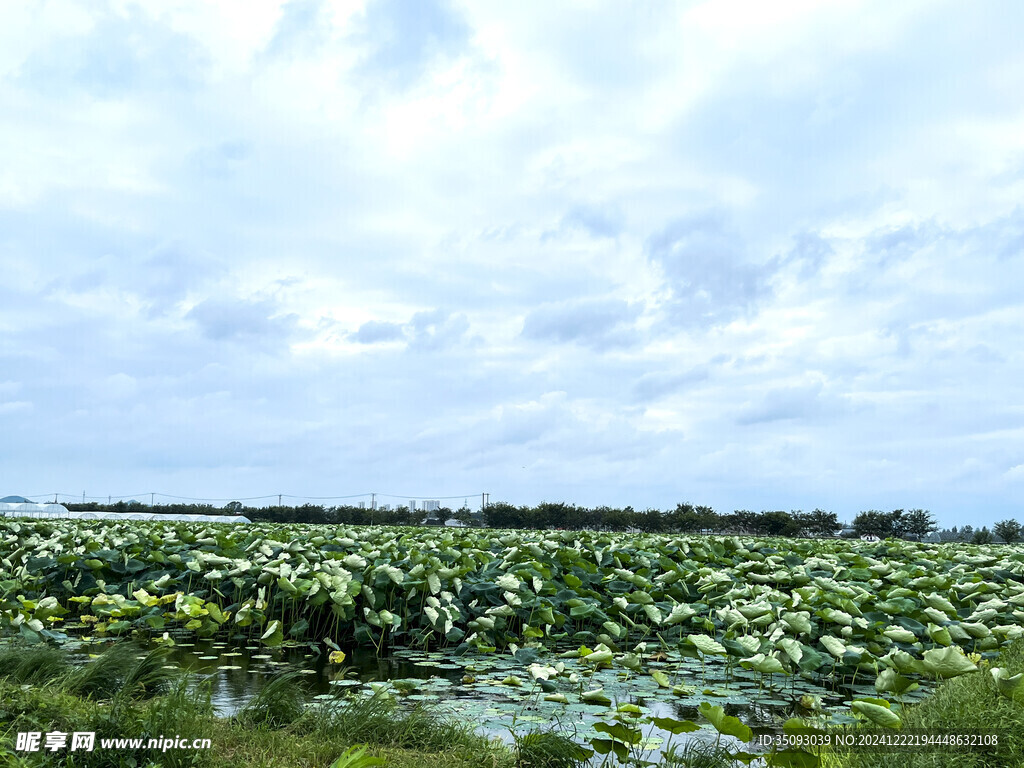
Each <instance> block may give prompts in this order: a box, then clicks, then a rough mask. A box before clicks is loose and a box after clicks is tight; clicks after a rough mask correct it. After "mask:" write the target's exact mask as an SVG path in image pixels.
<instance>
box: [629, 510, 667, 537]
mask: <svg viewBox="0 0 1024 768" xmlns="http://www.w3.org/2000/svg"><path fill="white" fill-rule="evenodd" d="M667 523H668V520H667V519H666V518H665V515H663V514H661V510H658V509H645V510H644V511H643V512H637V513H636V527H637V528H639V529H640V530H641V531H643V532H644V533H661V532H662V531H664V530H665V529H666V528H667V527H668V525H667Z"/></svg>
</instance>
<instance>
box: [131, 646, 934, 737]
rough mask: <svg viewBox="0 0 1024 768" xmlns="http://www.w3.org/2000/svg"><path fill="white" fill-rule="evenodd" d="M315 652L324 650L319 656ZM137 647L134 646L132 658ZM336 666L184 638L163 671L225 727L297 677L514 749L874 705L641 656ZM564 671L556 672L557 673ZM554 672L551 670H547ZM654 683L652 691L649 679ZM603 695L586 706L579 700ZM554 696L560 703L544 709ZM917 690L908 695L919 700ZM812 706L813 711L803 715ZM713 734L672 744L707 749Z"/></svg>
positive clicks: (314, 698)
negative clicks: (374, 697) (616, 728)
mask: <svg viewBox="0 0 1024 768" xmlns="http://www.w3.org/2000/svg"><path fill="white" fill-rule="evenodd" d="M321 647H322V646H321ZM143 650H145V649H144V647H141V646H140V652H142V651H143ZM346 654H347V655H346V658H345V660H344V662H343V663H342V664H332V663H330V662H329V658H328V655H327V652H324V653H317V652H315V651H314V649H312V648H311V647H310V646H309V645H308V644H293V645H290V646H289V645H285V646H281V647H277V648H267V647H264V646H260V645H257V644H255V643H249V642H245V641H240V642H232V641H227V640H201V639H199V640H197V639H195V638H194V637H190V638H188V639H185V638H183V639H182V641H181V642H179V643H177V644H176V645H174V646H173V647H172V648H171V649H170V656H169V661H170V663H174V664H176V665H179V666H181V667H182V668H184V669H187V670H189V671H191V672H193V673H196V674H197V675H201V676H203V677H207V678H209V680H210V685H211V696H212V702H213V705H214V707H215V708H216V709H217V711H218V713H219V714H221V715H223V716H230V715H232V714H234V713H235V712H237V711H238V710H239V709H240V708H241V707H243V706H244V705H245V703H246V702H247V701H249V699H251V698H252V697H253V696H254V695H255V694H256V693H257V692H258V691H259V690H260V688H261V687H262V686H263V685H264V684H265V683H266V682H267V681H268V680H269V679H271V678H272V677H273V676H275V675H277V674H280V673H282V672H285V671H297V672H299V673H300V674H301V676H302V678H301V679H302V685H303V686H304V688H305V689H306V690H307V692H308V698H309V701H310V702H311V703H316V702H318V701H327V700H330V699H333V698H335V696H336V695H337V694H338V693H340V692H344V691H351V692H353V693H366V694H370V693H372V692H373V691H374V690H375V689H377V688H380V687H382V686H384V687H386V688H387V690H388V691H389V692H390V693H392V694H393V695H395V696H396V697H397V698H398V699H399V700H401V701H404V702H408V703H409V704H410V705H412V704H416V703H422V704H426V705H429V706H430V707H431V708H433V709H437V710H440V711H442V712H445V713H448V714H450V715H452V716H453V717H456V718H458V719H460V720H464V721H467V722H473V723H475V724H477V728H478V730H480V731H481V732H483V733H485V734H488V735H491V736H494V737H497V738H501V739H502V740H504V741H506V742H510V741H511V740H512V732H513V731H515V732H517V733H524V732H528V731H530V730H537V729H546V728H550V727H557V728H558V729H560V730H562V731H564V732H566V733H567V734H568V735H571V736H573V737H574V738H575V739H576V740H577V741H580V742H582V741H585V740H588V739H590V738H593V737H597V736H599V735H600V734H598V733H597V732H596V731H595V730H594V729H593V726H594V724H595V723H597V722H601V721H605V722H607V721H610V720H611V717H612V716H613V715H614V714H615V709H616V707H617V706H619V705H622V704H636V705H639V706H641V707H642V709H643V713H644V715H650V716H655V717H671V718H675V719H677V720H692V721H694V722H696V723H702V722H703V723H704V724H705V725H706V724H707V723H706V721H704V720H703V718H701V716H700V714H699V707H700V705H701V703H702V702H708V703H710V704H712V705H719V706H722V707H723V709H724V710H725V712H726V714H728V715H733V716H736V717H738V718H739V719H740V720H741V721H743V722H744V723H745V724H747V725H749V726H750V727H751V728H752V729H753V730H754V732H755V733H767V732H775V731H778V730H780V729H781V726H782V723H783V722H785V720H786V719H788V718H789V717H792V716H794V715H808V714H812V713H814V712H817V713H825V714H829V715H830V717H831V718H832V720H833V722H836V723H847V722H852V719H851V718H850V717H849V711H850V710H849V701H850V699H851V698H855V697H858V696H876V695H878V694H877V693H876V692H875V689H874V686H873V685H861V684H852V685H851V684H847V685H845V686H842V687H838V688H836V690H830V689H828V688H824V687H822V685H820V684H819V683H818V682H816V681H812V680H807V679H803V678H800V677H796V676H785V675H774V676H770V677H769V676H766V675H761V674H760V673H757V672H754V671H752V670H747V669H743V668H740V667H738V666H733V667H730V668H727V667H726V665H725V663H724V661H723V660H721V659H719V658H708V660H707V662H706V663H702V662H701V661H700V660H699V659H695V658H689V657H684V656H675V655H673V654H672V653H669V654H668V655H667V656H664V655H662V654H658V655H646V656H645V657H644V658H643V661H642V664H643V670H644V671H643V673H634V672H630V671H628V670H622V669H621V668H618V667H616V668H612V669H597V670H593V669H591V668H588V667H587V665H586V664H584V663H581V661H580V660H578V659H570V658H565V659H563V658H559V657H558V655H557V654H553V653H552V654H546V655H544V656H539V657H537V658H536V659H533V658H532V657H533V654H532V653H527V654H525V655H524V653H523V652H522V651H520V652H519V657H518V658H514V657H513V656H512V655H511V654H508V653H505V654H477V653H470V654H466V655H464V656H455V655H453V654H452V653H451V652H424V651H416V650H398V651H394V652H393V653H392V654H390V655H387V656H380V657H379V656H377V655H376V653H375V649H372V648H370V649H361V648H356V649H348V650H347V651H346ZM534 660H535V661H536V663H537V664H541V665H544V666H545V667H548V668H549V674H550V675H551V679H549V680H534V679H533V677H532V676H531V675H530V674H529V671H528V667H529V664H530V662H531V661H534ZM560 664H561V665H564V666H561V667H560V666H559V665H560ZM552 668H553V669H552ZM654 672H662V673H663V676H662V677H661V682H660V683H659V681H658V680H657V679H656V677H655V676H654V675H653V673H654ZM596 689H601V690H602V694H598V695H594V696H592V697H591V700H589V701H585V700H583V698H582V697H581V694H583V693H585V692H592V691H594V690H596ZM558 694H561V695H563V696H564V697H565V701H564V702H562V701H552V700H545V696H550V695H554V696H558ZM926 695H927V691H926V690H917V691H913V692H911V693H909V694H908V695H907V696H906V697H905V699H906V700H908V701H914V700H918V699H920V698H923V697H924V696H926ZM808 705H810V708H809V707H808ZM644 735H645V739H646V743H645V744H644V746H645V747H646V748H649V749H651V750H658V749H659V748H661V747H663V745H664V744H665V742H666V741H667V740H668V738H669V736H670V734H668V733H667V732H665V731H662V730H660V729H658V728H656V727H654V726H653V725H648V726H645V727H644ZM716 736H717V734H716V733H715V732H714V731H710V732H697V733H695V734H685V735H683V736H676V737H674V739H673V740H674V742H675V743H677V744H683V743H685V742H686V741H687V740H688V739H691V738H698V739H700V738H708V737H710V738H711V739H714V738H715V737H716Z"/></svg>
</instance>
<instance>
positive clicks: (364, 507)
mask: <svg viewBox="0 0 1024 768" xmlns="http://www.w3.org/2000/svg"><path fill="white" fill-rule="evenodd" d="M359 508H360V509H366V502H365V501H360V502H359Z"/></svg>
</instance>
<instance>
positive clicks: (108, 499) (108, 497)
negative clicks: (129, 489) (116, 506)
mask: <svg viewBox="0 0 1024 768" xmlns="http://www.w3.org/2000/svg"><path fill="white" fill-rule="evenodd" d="M107 506H108V507H109V506H110V496H107Z"/></svg>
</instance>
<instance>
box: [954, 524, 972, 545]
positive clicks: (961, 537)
mask: <svg viewBox="0 0 1024 768" xmlns="http://www.w3.org/2000/svg"><path fill="white" fill-rule="evenodd" d="M956 540H957V541H973V540H974V526H972V525H965V526H964V527H963V528H961V529H960V533H958V534H957V537H956Z"/></svg>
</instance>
